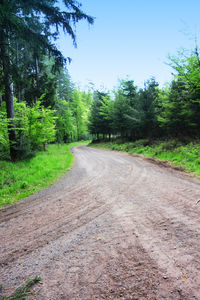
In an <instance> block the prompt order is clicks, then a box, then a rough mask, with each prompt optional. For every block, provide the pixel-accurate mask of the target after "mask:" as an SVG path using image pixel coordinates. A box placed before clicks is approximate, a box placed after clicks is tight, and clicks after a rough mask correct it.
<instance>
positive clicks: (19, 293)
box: [0, 277, 41, 300]
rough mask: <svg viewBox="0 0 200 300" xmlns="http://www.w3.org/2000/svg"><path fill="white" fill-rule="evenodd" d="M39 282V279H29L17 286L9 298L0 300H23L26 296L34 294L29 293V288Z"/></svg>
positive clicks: (33, 293)
mask: <svg viewBox="0 0 200 300" xmlns="http://www.w3.org/2000/svg"><path fill="white" fill-rule="evenodd" d="M40 281H41V278H40V277H35V278H30V279H28V280H26V281H25V283H24V284H23V285H21V286H19V287H18V288H17V289H16V290H15V291H14V292H13V293H12V294H11V295H10V296H3V297H0V300H25V299H26V297H27V296H30V295H35V294H36V293H35V292H32V291H31V288H33V286H34V285H35V284H37V283H39V282H40ZM37 293H38V292H37Z"/></svg>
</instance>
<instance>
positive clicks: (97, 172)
mask: <svg viewBox="0 0 200 300" xmlns="http://www.w3.org/2000/svg"><path fill="white" fill-rule="evenodd" d="M72 151H73V152H74V155H75V158H76V159H75V164H74V166H73V168H72V169H71V170H70V171H69V172H68V173H67V174H66V175H65V176H64V177H63V178H62V180H60V181H59V182H58V183H57V184H55V185H53V186H51V187H49V188H48V189H46V190H43V191H41V192H39V193H37V194H35V195H33V196H31V197H29V198H27V199H25V200H23V201H21V202H19V203H17V204H16V205H13V206H11V207H8V208H5V209H3V210H1V211H0V241H1V242H0V283H1V284H2V285H3V289H2V294H9V293H10V292H12V291H13V289H15V288H16V287H17V286H18V285H20V284H21V283H22V282H23V281H24V280H26V279H28V278H30V277H35V276H40V277H41V278H42V284H41V285H40V291H39V292H38V293H37V290H38V287H35V292H36V295H35V296H28V297H27V299H38V300H40V299H47V300H59V299H69V300H72V299H73V300H74V299H89V300H90V299H91V300H93V299H185V300H186V299H187V300H190V299H200V277H199V272H200V251H199V250H200V202H199V200H200V185H199V180H197V179H194V178H192V177H190V176H189V175H187V174H185V173H183V172H179V171H176V170H173V169H171V168H166V167H164V166H159V165H156V164H154V163H152V162H149V161H148V160H146V159H143V158H140V157H133V156H130V155H128V154H125V153H119V152H111V151H108V150H99V149H92V148H87V147H85V146H78V147H75V148H73V150H72ZM0 296H1V294H0Z"/></svg>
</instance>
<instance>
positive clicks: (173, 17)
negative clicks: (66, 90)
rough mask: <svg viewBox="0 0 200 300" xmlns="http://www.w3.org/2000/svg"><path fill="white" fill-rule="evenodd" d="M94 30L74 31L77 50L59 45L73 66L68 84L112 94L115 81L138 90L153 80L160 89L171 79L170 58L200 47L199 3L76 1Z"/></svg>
mask: <svg viewBox="0 0 200 300" xmlns="http://www.w3.org/2000/svg"><path fill="white" fill-rule="evenodd" d="M79 2H81V3H82V10H83V11H84V12H85V13H87V14H88V15H91V16H93V17H94V18H95V21H94V25H90V26H89V25H88V24H87V22H86V21H84V22H83V21H81V22H80V23H79V24H78V25H77V26H76V36H77V45H78V46H77V48H74V46H73V43H72V40H71V39H70V38H69V36H64V35H61V38H60V40H59V41H58V45H59V48H60V50H61V51H62V52H63V54H64V56H66V57H70V58H71V59H72V62H71V64H70V65H68V71H69V74H70V76H71V78H72V81H73V82H74V83H76V84H77V85H78V86H80V87H81V88H82V89H86V87H87V86H89V85H90V82H92V83H93V84H94V88H95V89H100V90H112V89H113V88H114V87H116V86H117V84H118V80H119V79H129V80H134V82H135V84H136V85H137V86H138V87H143V85H144V82H145V81H146V80H148V79H149V78H151V77H152V76H153V77H155V79H156V80H157V81H158V82H159V84H160V86H161V87H162V86H163V85H164V83H165V82H170V80H171V79H172V75H171V73H172V72H173V70H172V69H171V68H170V67H169V66H168V65H167V62H168V55H169V54H170V55H177V53H178V50H180V49H181V48H186V49H194V47H195V40H197V42H198V44H199V43H200V17H199V12H200V0H80V1H79Z"/></svg>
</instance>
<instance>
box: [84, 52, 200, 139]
mask: <svg viewBox="0 0 200 300" xmlns="http://www.w3.org/2000/svg"><path fill="white" fill-rule="evenodd" d="M169 64H170V65H171V67H172V68H173V69H174V71H175V74H174V78H173V80H172V82H171V83H170V84H167V85H166V86H165V87H164V88H162V89H160V88H159V85H158V83H157V82H156V80H155V79H154V78H151V79H150V80H148V81H147V82H145V84H144V88H140V89H138V88H137V87H136V86H135V85H134V81H133V80H121V82H120V84H119V86H118V88H117V90H115V92H114V97H113V96H111V94H110V93H102V92H99V91H96V92H95V93H94V99H93V104H92V108H91V115H90V125H89V130H90V132H91V133H92V134H93V135H94V136H95V137H96V139H100V138H109V139H110V138H111V136H113V137H120V138H122V139H124V140H125V139H126V140H136V139H141V138H148V139H155V138H178V139H188V138H190V139H191V138H199V132H200V57H199V51H198V48H197V47H196V49H195V50H194V51H192V52H191V53H189V54H187V53H186V52H182V53H179V55H178V56H177V57H169Z"/></svg>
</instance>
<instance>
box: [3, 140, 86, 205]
mask: <svg viewBox="0 0 200 300" xmlns="http://www.w3.org/2000/svg"><path fill="white" fill-rule="evenodd" d="M81 144H87V142H76V143H70V144H67V145H49V146H48V149H47V151H44V152H38V153H37V154H36V156H35V157H33V158H31V159H29V160H24V161H19V162H15V163H13V162H8V161H0V207H1V206H4V205H6V204H10V203H12V202H15V201H18V200H20V199H22V198H24V197H27V196H29V195H31V194H33V193H35V192H37V191H39V190H41V189H42V188H44V187H47V186H48V185H50V184H52V183H53V182H54V181H55V179H56V178H58V177H59V176H61V175H62V174H63V173H64V172H65V171H66V170H67V169H69V168H70V166H71V165H72V163H73V160H74V156H73V154H72V153H71V152H70V148H71V147H73V146H76V145H81Z"/></svg>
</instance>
